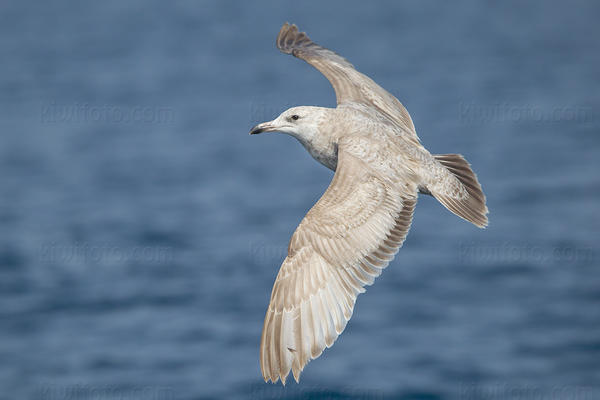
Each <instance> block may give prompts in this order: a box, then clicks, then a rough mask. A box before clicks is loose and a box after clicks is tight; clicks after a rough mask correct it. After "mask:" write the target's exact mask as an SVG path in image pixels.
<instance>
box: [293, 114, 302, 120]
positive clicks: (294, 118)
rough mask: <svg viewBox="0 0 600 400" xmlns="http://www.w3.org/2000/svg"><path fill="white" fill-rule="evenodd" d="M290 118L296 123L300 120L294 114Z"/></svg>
mask: <svg viewBox="0 0 600 400" xmlns="http://www.w3.org/2000/svg"><path fill="white" fill-rule="evenodd" d="M291 118H292V119H293V120H294V121H297V120H298V118H300V117H299V116H298V115H296V114H294V115H292V117H291Z"/></svg>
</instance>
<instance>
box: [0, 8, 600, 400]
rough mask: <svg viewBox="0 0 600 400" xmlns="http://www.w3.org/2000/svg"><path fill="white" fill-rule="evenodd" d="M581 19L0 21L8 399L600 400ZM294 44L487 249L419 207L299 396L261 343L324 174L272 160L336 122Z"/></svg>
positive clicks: (440, 14)
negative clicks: (467, 178) (376, 121)
mask: <svg viewBox="0 0 600 400" xmlns="http://www.w3.org/2000/svg"><path fill="white" fill-rule="evenodd" d="M599 16H600V6H599V5H598V3H597V2H594V1H574V2H569V3H568V4H567V3H564V2H558V1H533V2H527V3H523V2H519V1H508V2H502V3H500V4H498V3H495V2H478V1H466V2H459V3H446V2H433V1H423V2H393V1H387V2H381V3H377V4H368V3H366V2H341V1H337V2H332V3H329V2H328V3H327V4H321V3H318V2H308V3H300V2H271V3H269V2H258V3H250V2H238V3H235V2H231V1H223V2H217V1H212V2H209V1H206V2H192V1H181V2H179V1H178V2H158V1H145V2H142V1H116V0H110V1H102V2H91V1H81V2H68V1H57V2H36V3H33V2H31V3H30V2H19V1H3V2H2V4H1V5H0V33H1V34H0V52H1V54H2V55H3V57H2V62H0V132H1V137H0V398H1V399H7V400H8V399H11V400H12V399H52V400H56V399H148V400H153V399H205V398H228V399H238V398H239V399H245V398H257V399H258V398H288V397H289V398H308V397H312V398H327V399H332V398H336V399H337V398H339V399H343V398H356V399H359V398H396V399H585V400H588V399H598V398H600V262H599V259H600V245H599V239H600V226H599V225H600V177H599V176H600V175H599V171H600V135H599V134H600V79H599V75H598V71H600V43H599V38H600V28H599V25H598V23H597V20H598V17H599ZM285 21H290V22H295V23H296V24H298V25H299V26H300V28H301V29H302V30H306V31H307V32H308V33H309V35H310V36H311V37H312V38H313V39H314V40H315V41H317V42H319V43H321V44H323V45H325V46H327V47H330V48H332V49H334V50H336V51H338V52H339V53H340V54H342V55H344V56H345V57H347V58H348V59H349V60H350V61H351V62H352V63H353V64H354V65H355V66H356V67H357V68H358V69H359V70H360V71H362V72H364V73H366V74H368V75H369V76H371V77H372V78H373V79H374V80H375V81H377V82H378V83H380V84H381V85H382V86H383V87H385V88H386V89H388V90H389V91H391V92H392V93H393V94H395V95H396V96H397V97H398V98H399V99H400V100H401V101H402V102H403V103H404V104H405V105H406V107H407V108H408V110H409V111H410V113H411V115H412V118H413V120H414V122H415V125H416V127H417V132H418V133H419V136H420V137H421V139H422V142H423V143H424V145H425V146H426V147H427V148H428V149H429V150H430V151H431V152H432V153H452V152H457V153H462V154H464V155H465V157H466V158H467V159H468V160H469V161H470V162H471V163H472V165H473V168H474V170H475V171H476V172H477V174H478V176H479V178H480V181H481V182H482V185H483V188H484V190H485V193H486V194H487V198H488V206H489V208H490V226H489V228H487V229H486V230H480V229H477V228H475V227H473V226H471V225H470V224H468V223H466V222H464V221H462V220H460V219H459V218H457V217H455V216H453V215H452V214H451V213H449V212H448V211H446V210H445V209H444V208H443V207H442V206H441V205H439V204H438V203H437V202H436V201H435V200H434V199H432V198H430V197H422V198H421V199H420V201H419V204H418V206H417V210H416V213H415V218H414V222H413V226H412V229H411V232H410V234H409V235H408V238H407V240H406V242H405V244H404V247H403V248H402V249H401V251H400V252H399V254H398V256H397V257H396V259H395V261H394V262H393V263H392V264H391V265H390V266H389V267H388V268H387V269H386V270H385V272H384V273H383V275H382V276H381V277H380V278H378V279H377V281H376V282H375V284H374V285H373V286H372V287H370V288H369V289H368V290H367V293H366V294H364V295H361V296H360V297H359V298H358V302H357V304H356V308H355V310H354V316H353V318H352V319H351V321H350V323H349V324H348V327H347V328H346V331H345V332H344V334H343V335H341V336H340V338H339V339H338V340H337V342H336V344H335V345H334V346H333V347H332V348H331V349H328V350H326V351H325V352H324V354H323V355H322V356H321V357H320V358H319V359H317V360H315V361H313V362H311V363H310V364H309V365H308V367H307V368H306V369H305V371H304V373H303V374H302V379H301V382H300V384H299V385H297V384H296V383H295V382H291V383H289V384H288V385H286V387H285V388H282V387H281V386H280V385H270V384H269V385H267V384H265V383H263V381H262V377H261V373H260V368H259V361H258V360H259V352H258V349H259V341H260V333H261V329H262V323H263V318H264V313H265V310H266V307H267V304H268V301H269V296H270V291H271V287H272V284H273V281H274V279H275V276H276V274H277V271H278V268H279V266H280V264H281V261H282V260H283V258H284V257H285V253H286V248H287V243H288V240H289V238H290V236H291V234H292V232H293V231H294V229H295V228H296V226H297V224H298V223H299V222H300V220H301V218H302V217H303V216H304V214H305V213H306V211H307V210H308V209H309V208H310V207H311V206H312V205H313V204H314V202H315V201H316V200H317V199H318V198H319V197H320V195H321V194H322V193H323V191H324V190H325V188H326V187H327V185H328V183H329V181H330V179H331V176H332V173H331V172H330V171H328V170H327V169H326V168H324V167H322V166H321V165H318V164H317V163H316V162H315V161H314V160H312V159H311V158H310V156H309V155H308V154H307V153H306V151H305V150H304V149H303V148H302V146H300V145H299V144H298V143H297V142H296V141H295V140H293V139H292V138H290V137H287V136H285V135H278V134H265V135H260V136H257V137H250V136H248V134H247V133H248V131H249V129H250V127H251V126H253V125H254V124H255V123H258V122H262V121H266V120H270V119H272V118H274V117H275V116H276V115H278V114H279V113H280V112H281V111H283V110H284V109H286V108H288V107H290V106H293V105H321V106H333V105H334V104H335V96H334V93H333V91H332V89H331V88H330V86H329V84H328V82H327V81H326V79H325V78H324V77H322V76H321V75H320V74H319V73H318V72H317V71H316V70H314V69H312V68H311V67H310V66H308V65H306V64H305V63H303V62H301V61H299V60H296V59H294V58H293V57H289V56H285V55H282V54H280V53H279V52H278V51H277V50H276V48H275V46H274V40H275V36H276V34H277V32H278V30H279V28H280V26H281V24H282V23H283V22H285Z"/></svg>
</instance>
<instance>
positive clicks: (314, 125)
mask: <svg viewBox="0 0 600 400" xmlns="http://www.w3.org/2000/svg"><path fill="white" fill-rule="evenodd" d="M326 111H327V109H326V108H322V107H309V106H302V107H292V108H290V109H288V110H285V111H284V112H283V113H281V115H279V117H277V118H275V119H274V120H273V121H269V122H263V123H262V124H258V125H256V126H255V127H254V128H252V129H251V130H250V134H251V135H256V134H258V133H262V132H283V133H287V134H289V135H292V136H294V137H295V138H297V139H299V140H301V141H310V140H311V139H312V138H313V137H314V136H315V135H316V134H318V132H319V124H320V122H321V120H322V119H323V116H324V115H325V113H326Z"/></svg>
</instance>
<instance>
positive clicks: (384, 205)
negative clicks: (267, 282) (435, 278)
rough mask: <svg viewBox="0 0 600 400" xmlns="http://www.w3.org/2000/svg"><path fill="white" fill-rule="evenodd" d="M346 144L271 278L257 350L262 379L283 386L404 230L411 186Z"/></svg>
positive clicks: (336, 328)
mask: <svg viewBox="0 0 600 400" xmlns="http://www.w3.org/2000/svg"><path fill="white" fill-rule="evenodd" d="M349 150H351V147H350V146H345V145H344V142H343V141H342V142H340V145H339V149H338V167H337V170H336V172H335V175H334V178H333V180H332V182H331V184H330V186H329V188H328V189H327V190H326V191H325V193H324V194H323V196H322V197H321V199H320V200H319V201H318V202H317V203H316V204H315V205H314V206H313V208H312V209H311V210H310V211H309V212H308V213H307V215H306V216H305V217H304V219H303V220H302V222H301V223H300V225H299V226H298V228H297V229H296V232H294V235H293V236H292V238H291V240H290V246H289V248H288V256H287V257H286V259H285V260H284V261H283V264H282V266H281V269H280V270H279V273H278V275H277V278H276V280H275V284H274V286H273V291H272V293H271V301H270V304H269V308H268V309H267V313H266V316H265V323H264V327H263V333H262V339H261V349H260V358H261V361H260V365H261V369H262V373H263V377H264V379H265V381H269V380H270V381H273V382H277V381H278V380H279V379H281V381H282V382H283V383H284V384H285V381H286V379H287V377H288V375H289V373H290V370H291V371H292V373H293V376H294V378H295V379H296V381H298V379H299V378H300V373H301V372H302V370H303V368H304V367H305V366H306V364H307V363H308V362H309V361H310V360H311V359H314V358H317V357H319V356H320V355H321V353H322V352H323V350H324V349H325V348H327V347H330V346H331V345H333V343H334V342H335V340H336V339H337V337H338V336H339V335H340V334H341V333H342V332H343V330H344V329H345V327H346V324H347V322H348V320H349V319H350V317H351V316H352V311H353V309H354V304H355V302H356V297H357V296H358V294H360V293H363V292H364V290H365V289H364V286H366V285H371V284H372V283H373V281H374V280H375V278H376V277H377V276H379V275H380V274H381V272H382V270H383V269H384V268H385V267H386V266H387V265H388V263H389V262H390V261H391V260H392V259H393V257H394V255H395V254H396V253H397V252H398V249H399V248H400V246H402V243H403V241H404V238H405V237H406V234H407V232H408V230H409V228H410V224H411V220H412V215H413V210H414V206H415V204H416V193H417V188H416V186H414V185H413V186H410V185H409V186H407V185H404V184H394V182H393V181H391V180H390V179H388V178H386V177H385V176H382V174H380V173H379V172H377V171H374V170H373V169H372V168H370V167H369V166H368V165H367V164H366V163H365V162H363V161H362V160H361V159H359V158H357V157H356V155H355V154H354V153H352V152H351V151H349ZM407 187H410V188H411V189H410V190H409V191H407Z"/></svg>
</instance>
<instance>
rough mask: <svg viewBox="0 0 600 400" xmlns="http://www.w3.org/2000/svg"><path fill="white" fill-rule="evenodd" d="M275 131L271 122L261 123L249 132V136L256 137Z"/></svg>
mask: <svg viewBox="0 0 600 400" xmlns="http://www.w3.org/2000/svg"><path fill="white" fill-rule="evenodd" d="M275 130H277V128H276V127H275V125H273V121H269V122H263V123H262V124H258V125H256V126H255V127H254V128H252V129H251V130H250V134H251V135H257V134H259V133H262V132H273V131H275Z"/></svg>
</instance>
